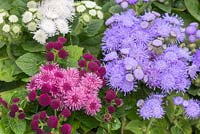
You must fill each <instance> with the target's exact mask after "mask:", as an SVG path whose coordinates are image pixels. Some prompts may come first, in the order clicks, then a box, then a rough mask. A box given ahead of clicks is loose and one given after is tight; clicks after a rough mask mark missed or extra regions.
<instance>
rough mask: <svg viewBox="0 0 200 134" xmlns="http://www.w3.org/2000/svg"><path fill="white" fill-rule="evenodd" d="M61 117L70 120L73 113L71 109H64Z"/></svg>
mask: <svg viewBox="0 0 200 134" xmlns="http://www.w3.org/2000/svg"><path fill="white" fill-rule="evenodd" d="M61 115H62V116H64V117H65V118H68V117H70V116H71V112H70V110H69V109H64V110H62V112H61Z"/></svg>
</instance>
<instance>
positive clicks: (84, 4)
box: [75, 1, 103, 23]
mask: <svg viewBox="0 0 200 134" xmlns="http://www.w3.org/2000/svg"><path fill="white" fill-rule="evenodd" d="M75 7H76V12H78V13H80V14H81V15H82V16H81V17H80V18H82V19H83V21H84V22H86V23H87V22H89V21H90V20H91V19H92V18H98V19H103V12H102V11H101V7H100V6H98V5H97V4H96V3H95V2H93V1H80V2H77V3H76V4H75Z"/></svg>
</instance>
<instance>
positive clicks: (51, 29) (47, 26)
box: [39, 19, 56, 37]
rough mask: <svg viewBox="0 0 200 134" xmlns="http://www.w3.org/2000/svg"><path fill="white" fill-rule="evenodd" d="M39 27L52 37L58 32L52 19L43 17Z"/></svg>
mask: <svg viewBox="0 0 200 134" xmlns="http://www.w3.org/2000/svg"><path fill="white" fill-rule="evenodd" d="M39 27H40V28H41V29H42V30H43V31H45V32H46V33H47V34H48V36H50V37H51V36H53V35H54V34H55V33H56V24H55V23H54V21H52V20H51V19H42V20H41V23H40V25H39Z"/></svg>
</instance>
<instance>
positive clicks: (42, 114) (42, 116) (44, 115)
mask: <svg viewBox="0 0 200 134" xmlns="http://www.w3.org/2000/svg"><path fill="white" fill-rule="evenodd" d="M46 118H47V113H46V111H42V112H40V120H45V119H46Z"/></svg>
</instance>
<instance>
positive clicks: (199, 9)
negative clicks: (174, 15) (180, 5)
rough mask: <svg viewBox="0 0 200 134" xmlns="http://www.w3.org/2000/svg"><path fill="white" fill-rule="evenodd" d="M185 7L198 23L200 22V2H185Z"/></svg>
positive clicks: (193, 0)
mask: <svg viewBox="0 0 200 134" xmlns="http://www.w3.org/2000/svg"><path fill="white" fill-rule="evenodd" d="M184 2H185V6H186V8H187V10H188V11H189V13H190V14H191V15H192V16H193V17H194V18H195V19H197V20H198V21H200V1H199V0H184Z"/></svg>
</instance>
